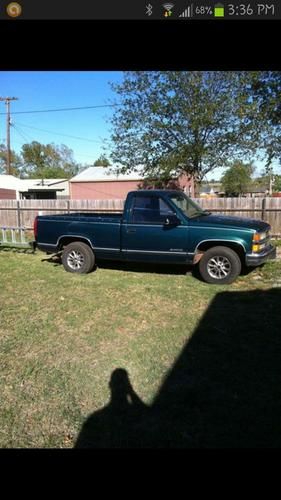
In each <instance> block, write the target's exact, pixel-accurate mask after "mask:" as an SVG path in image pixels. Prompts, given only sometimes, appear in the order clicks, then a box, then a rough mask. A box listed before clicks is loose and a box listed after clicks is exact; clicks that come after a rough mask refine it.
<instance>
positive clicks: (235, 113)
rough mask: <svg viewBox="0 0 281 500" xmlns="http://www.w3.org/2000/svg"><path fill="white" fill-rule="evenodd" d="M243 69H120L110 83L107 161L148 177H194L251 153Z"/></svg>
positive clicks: (251, 110) (250, 111) (250, 109)
mask: <svg viewBox="0 0 281 500" xmlns="http://www.w3.org/2000/svg"><path fill="white" fill-rule="evenodd" d="M249 85H250V74H249V73H245V72H199V71H188V72H179V71H169V72H143V71H138V72H126V73H125V74H124V80H123V82H122V83H120V84H115V85H113V89H114V90H115V91H116V93H117V96H118V103H117V104H116V109H115V112H114V115H113V119H112V125H113V130H112V156H111V157H112V160H113V161H114V162H115V163H116V164H117V165H118V166H119V170H120V171H123V172H125V171H132V170H134V168H135V167H136V166H142V167H143V173H144V174H145V175H148V176H149V177H156V178H159V177H167V176H169V174H170V173H172V172H175V173H181V172H186V173H187V174H192V175H194V177H195V178H196V179H197V180H199V181H200V180H202V178H203V177H204V176H205V174H207V173H208V172H210V171H212V170H213V169H215V168H216V167H222V166H223V167H225V166H227V165H228V164H229V161H230V160H233V157H235V158H237V159H239V158H241V159H242V158H244V159H245V158H246V156H245V155H246V154H249V159H250V154H253V152H254V151H255V148H256V146H257V142H258V127H254V126H253V123H252V121H251V120H250V119H249V115H250V116H251V117H253V116H254V114H255V103H254V102H253V100H251V99H250V98H249Z"/></svg>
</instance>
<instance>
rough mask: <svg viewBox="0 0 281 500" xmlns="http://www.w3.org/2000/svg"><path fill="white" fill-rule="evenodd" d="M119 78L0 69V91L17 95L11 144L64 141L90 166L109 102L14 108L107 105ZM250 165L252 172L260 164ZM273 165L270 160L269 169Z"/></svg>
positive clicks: (101, 140)
mask: <svg viewBox="0 0 281 500" xmlns="http://www.w3.org/2000/svg"><path fill="white" fill-rule="evenodd" d="M122 78H123V76H122V72H121V71H0V96H1V97H6V96H8V97H17V98H18V100H16V101H12V102H11V122H12V126H11V149H12V150H14V151H16V152H17V153H19V152H20V150H21V146H22V145H23V144H25V143H27V142H28V143H29V142H32V141H38V142H40V143H43V144H47V143H55V144H57V145H60V144H65V145H66V146H68V147H69V148H70V149H72V151H73V156H74V159H75V160H76V161H77V162H78V163H81V164H83V166H84V165H92V164H93V163H94V161H96V160H97V159H98V157H99V156H100V155H101V154H103V153H104V146H105V145H106V143H105V140H106V139H109V138H110V127H111V125H110V117H111V116H112V113H113V108H112V107H103V108H96V109H81V110H72V111H59V112H48V113H27V114H24V113H23V114H16V113H17V112H23V111H36V110H49V109H60V108H72V107H83V106H104V105H108V104H110V103H112V101H113V100H114V99H115V98H116V94H115V92H114V91H113V90H112V89H111V86H110V83H118V82H121V81H122ZM39 129H40V130H39ZM64 134H65V135H64ZM68 135H71V136H75V137H76V138H74V137H72V138H71V137H67V136H68ZM0 142H4V143H5V142H6V108H5V103H4V102H0ZM255 164H256V166H257V172H256V174H257V173H259V172H260V171H261V170H262V168H263V164H262V163H261V162H259V161H256V162H255ZM278 170H280V169H278V167H277V165H275V167H274V171H275V172H276V173H278ZM223 172H224V169H221V168H217V169H215V170H213V171H212V172H211V173H210V174H208V175H207V179H208V180H210V179H212V178H214V179H216V180H218V179H220V177H221V175H222V173H223Z"/></svg>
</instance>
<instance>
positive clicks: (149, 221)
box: [122, 193, 188, 263]
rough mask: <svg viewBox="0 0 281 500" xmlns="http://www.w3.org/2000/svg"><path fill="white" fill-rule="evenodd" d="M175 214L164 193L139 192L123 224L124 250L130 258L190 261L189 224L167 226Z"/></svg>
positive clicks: (151, 260) (154, 260) (148, 260)
mask: <svg viewBox="0 0 281 500" xmlns="http://www.w3.org/2000/svg"><path fill="white" fill-rule="evenodd" d="M169 216H170V217H171V216H175V213H174V211H173V208H172V206H170V205H169V204H168V203H167V202H166V201H165V200H164V199H162V198H161V196H160V195H157V194H153V195H152V194H150V193H143V194H136V195H135V196H134V197H133V199H132V205H131V209H130V212H129V216H128V221H127V223H124V224H123V227H122V251H123V252H124V253H125V255H126V259H127V260H131V261H142V262H159V263H160V262H163V263H165V262H167V263H169V262H170V263H184V262H187V258H188V255H187V247H188V226H187V225H185V224H184V223H183V222H180V223H179V224H178V225H168V226H167V225H165V221H166V220H167V218H169Z"/></svg>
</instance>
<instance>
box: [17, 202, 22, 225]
mask: <svg viewBox="0 0 281 500" xmlns="http://www.w3.org/2000/svg"><path fill="white" fill-rule="evenodd" d="M17 216H18V227H21V217H20V202H19V200H18V201H17Z"/></svg>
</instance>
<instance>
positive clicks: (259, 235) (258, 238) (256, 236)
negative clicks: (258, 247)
mask: <svg viewBox="0 0 281 500" xmlns="http://www.w3.org/2000/svg"><path fill="white" fill-rule="evenodd" d="M266 238H267V233H266V232H265V231H264V232H263V233H255V234H254V235H253V241H254V242H255V243H258V242H259V241H262V240H265V239H266Z"/></svg>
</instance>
